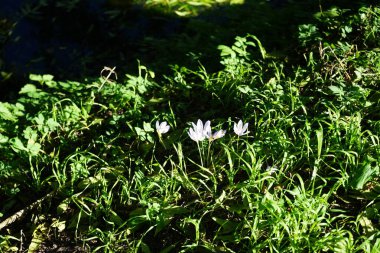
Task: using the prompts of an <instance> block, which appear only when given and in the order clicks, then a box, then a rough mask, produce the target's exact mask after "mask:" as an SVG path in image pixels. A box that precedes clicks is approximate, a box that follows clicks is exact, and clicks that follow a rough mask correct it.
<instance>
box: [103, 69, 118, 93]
mask: <svg viewBox="0 0 380 253" xmlns="http://www.w3.org/2000/svg"><path fill="white" fill-rule="evenodd" d="M115 69H116V67H113V68H112V69H111V68H110V67H106V66H104V68H103V69H102V71H100V77H102V78H104V76H103V72H104V71H109V72H108V75H107V76H106V77H105V78H104V81H103V82H102V84H101V85H100V87H99V89H98V91H100V90H101V89H102V88H103V85H104V84H105V83H106V82H112V80H111V79H110V77H111V75H112V74H114V75H115V80H117V74H116V72H115Z"/></svg>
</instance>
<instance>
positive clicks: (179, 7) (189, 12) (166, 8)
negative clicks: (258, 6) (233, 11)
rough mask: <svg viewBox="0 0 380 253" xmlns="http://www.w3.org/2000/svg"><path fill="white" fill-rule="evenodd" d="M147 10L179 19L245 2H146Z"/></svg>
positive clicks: (149, 0) (236, 0) (242, 0)
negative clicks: (222, 6) (176, 16)
mask: <svg viewBox="0 0 380 253" xmlns="http://www.w3.org/2000/svg"><path fill="white" fill-rule="evenodd" d="M141 2H143V3H144V5H145V6H146V7H147V8H152V9H157V10H160V11H163V12H165V13H168V14H176V15H178V16H181V17H189V16H197V15H199V14H200V13H201V12H202V11H205V10H208V9H210V8H213V7H216V6H220V5H237V4H244V2H245V0H146V1H140V3H141Z"/></svg>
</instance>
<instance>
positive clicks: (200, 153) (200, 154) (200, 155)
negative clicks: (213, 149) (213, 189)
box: [197, 141, 203, 167]
mask: <svg viewBox="0 0 380 253" xmlns="http://www.w3.org/2000/svg"><path fill="white" fill-rule="evenodd" d="M197 146H198V151H199V157H200V158H201V165H202V167H203V159H202V152H201V148H200V146H199V142H198V141H197Z"/></svg>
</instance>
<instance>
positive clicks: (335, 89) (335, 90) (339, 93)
mask: <svg viewBox="0 0 380 253" xmlns="http://www.w3.org/2000/svg"><path fill="white" fill-rule="evenodd" d="M329 89H330V90H331V91H332V92H333V93H334V95H337V96H344V91H343V89H342V87H338V86H334V85H331V86H329Z"/></svg>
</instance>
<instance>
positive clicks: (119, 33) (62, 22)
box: [0, 0, 368, 100]
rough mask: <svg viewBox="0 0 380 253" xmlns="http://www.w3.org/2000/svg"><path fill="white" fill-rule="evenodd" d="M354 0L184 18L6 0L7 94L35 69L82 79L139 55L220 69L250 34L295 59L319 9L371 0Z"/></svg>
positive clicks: (1, 16) (0, 33) (1, 26)
mask: <svg viewBox="0 0 380 253" xmlns="http://www.w3.org/2000/svg"><path fill="white" fill-rule="evenodd" d="M349 2H351V1H322V0H321V1H314V0H305V1H291V0H288V1H286V0H272V1H266V0H258V1H254V0H251V1H250V0H246V2H245V4H243V5H219V6H217V7H215V8H212V9H207V10H204V11H203V12H201V13H200V15H198V16H196V17H188V18H184V17H178V16H176V15H175V14H170V13H169V14H168V13H166V14H165V13H163V12H161V11H160V10H154V9H151V8H150V9H149V8H145V7H144V6H143V5H142V4H140V5H139V4H131V3H130V2H129V1H128V0H125V1H114V0H79V1H78V0H56V1H52V0H3V1H2V5H1V7H0V50H1V51H0V68H1V72H2V73H1V80H0V89H1V93H0V100H12V99H15V98H17V93H18V90H19V89H20V88H21V87H22V86H23V85H24V84H25V83H26V82H27V80H28V75H29V73H35V74H52V75H54V76H55V78H56V79H57V80H78V81H80V80H84V79H92V78H97V77H98V76H99V74H100V71H101V70H102V68H103V67H104V66H110V67H113V66H116V67H117V72H118V74H119V77H122V76H123V74H125V73H132V74H133V73H134V72H135V71H136V70H137V60H139V61H140V62H141V64H143V65H145V66H147V67H148V68H150V69H151V70H153V71H155V72H158V73H159V74H168V73H170V66H171V65H180V66H186V67H189V68H196V67H197V66H198V64H199V62H201V63H202V64H203V65H204V66H205V67H206V69H207V70H208V71H209V72H212V71H217V70H218V69H219V68H221V65H220V64H219V52H218V50H217V46H218V45H220V44H225V45H230V44H231V43H233V41H234V38H235V37H236V36H244V35H246V34H247V33H250V34H254V35H256V36H257V37H258V38H259V39H260V40H261V41H262V43H263V45H264V47H265V48H266V49H267V50H268V51H269V52H271V53H272V54H273V55H276V56H278V57H287V58H289V59H291V60H292V55H294V56H296V55H297V29H298V25H300V24H304V23H311V22H314V18H313V14H314V13H316V12H318V11H320V10H321V9H324V10H325V9H328V8H330V7H331V6H332V5H337V6H339V7H341V8H345V7H347V8H348V7H350V8H351V9H353V10H355V9H357V8H359V7H360V6H361V5H363V4H368V3H365V2H361V1H360V2H359V1H354V2H355V3H349ZM296 58H297V57H295V58H294V59H296ZM294 59H293V60H294Z"/></svg>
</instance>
